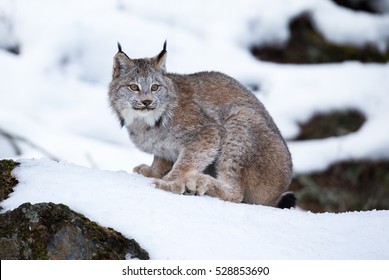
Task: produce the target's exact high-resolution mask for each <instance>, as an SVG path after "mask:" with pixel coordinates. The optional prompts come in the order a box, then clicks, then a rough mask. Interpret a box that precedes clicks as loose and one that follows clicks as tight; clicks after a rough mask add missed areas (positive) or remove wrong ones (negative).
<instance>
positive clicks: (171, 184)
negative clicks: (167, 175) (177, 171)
mask: <svg viewBox="0 0 389 280" xmlns="http://www.w3.org/2000/svg"><path fill="white" fill-rule="evenodd" d="M153 183H154V184H155V186H156V187H157V188H158V189H161V190H164V191H168V192H172V193H176V194H183V193H184V192H185V183H182V182H180V181H177V180H176V181H165V180H155V181H154V182H153Z"/></svg>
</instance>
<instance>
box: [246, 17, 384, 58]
mask: <svg viewBox="0 0 389 280" xmlns="http://www.w3.org/2000/svg"><path fill="white" fill-rule="evenodd" d="M289 29H290V34H291V35H290V38H289V40H288V41H287V42H286V43H285V44H282V45H280V44H264V45H257V46H253V47H252V48H251V53H252V54H253V55H254V56H255V57H257V58H258V59H260V60H265V61H273V62H277V63H294V64H312V63H334V62H343V61H349V60H357V61H362V62H377V63H385V62H388V61H389V49H388V50H387V51H386V52H385V53H381V52H380V51H379V50H378V48H377V47H376V46H374V45H365V46H364V47H357V46H353V45H339V44H335V43H331V42H329V41H327V40H326V38H325V37H324V36H323V35H322V34H321V33H320V32H319V31H318V30H317V29H316V27H315V25H314V23H313V20H312V18H311V16H310V15H309V14H308V13H303V14H301V15H299V16H297V17H295V18H294V19H292V20H291V22H290V24H289Z"/></svg>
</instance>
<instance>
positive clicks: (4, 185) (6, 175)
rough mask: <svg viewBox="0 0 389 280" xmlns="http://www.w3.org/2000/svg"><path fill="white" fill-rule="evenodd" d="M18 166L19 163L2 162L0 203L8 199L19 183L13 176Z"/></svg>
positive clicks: (5, 160) (7, 160) (0, 169)
mask: <svg viewBox="0 0 389 280" xmlns="http://www.w3.org/2000/svg"><path fill="white" fill-rule="evenodd" d="M18 165H19V163H18V162H15V161H13V160H9V159H3V160H0V201H2V200H4V199H6V198H7V197H8V195H9V194H10V193H11V192H13V187H14V186H16V184H17V183H18V180H17V179H16V178H15V177H14V176H12V170H13V169H14V168H15V167H17V166H18ZM0 209H1V207H0Z"/></svg>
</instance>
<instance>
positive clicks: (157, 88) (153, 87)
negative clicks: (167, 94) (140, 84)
mask: <svg viewBox="0 0 389 280" xmlns="http://www.w3.org/2000/svg"><path fill="white" fill-rule="evenodd" d="M150 89H151V91H157V90H159V85H156V84H153V85H151V88H150Z"/></svg>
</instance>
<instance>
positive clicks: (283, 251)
mask: <svg viewBox="0 0 389 280" xmlns="http://www.w3.org/2000/svg"><path fill="white" fill-rule="evenodd" d="M14 175H15V176H16V177H17V178H18V180H19V184H18V186H17V187H16V188H15V191H14V193H12V194H11V196H10V198H8V199H7V200H5V201H3V202H2V203H1V204H0V205H1V206H2V207H4V208H5V210H12V209H14V208H15V207H17V206H19V205H20V204H22V203H24V202H31V203H38V202H47V201H51V202H55V203H64V204H66V205H68V206H70V208H72V209H73V210H75V211H78V212H80V213H82V214H84V215H86V216H87V217H88V218H90V219H92V220H94V221H97V222H99V223H100V224H101V225H103V226H106V227H112V228H114V229H116V230H118V231H120V232H122V233H123V234H124V235H125V236H127V237H129V238H134V239H135V240H137V241H138V242H139V243H140V245H141V246H143V248H144V249H146V250H147V251H148V252H149V254H150V257H151V258H152V259H160V260H169V259H175V260H186V259H220V260H222V259H223V260H226V259H240V260H248V259H319V260H320V259H388V258H389V235H388V234H387V229H388V227H389V211H369V212H359V213H358V212H350V213H342V214H330V213H326V214H312V213H307V212H302V211H298V210H281V209H276V208H272V207H264V206H258V205H247V204H234V203H230V202H224V201H221V200H219V199H216V198H211V197H206V196H204V197H198V196H183V195H176V194H172V193H168V192H165V191H162V190H158V189H155V188H154V187H153V186H151V185H150V182H151V180H150V179H148V178H144V177H142V176H140V175H138V174H128V173H127V172H124V171H102V170H98V169H95V168H86V167H81V166H76V165H74V164H71V163H67V162H63V161H61V162H55V161H50V160H47V159H46V160H45V159H42V160H27V159H26V160H22V161H21V165H20V166H19V167H17V168H16V169H15V170H14Z"/></svg>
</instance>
